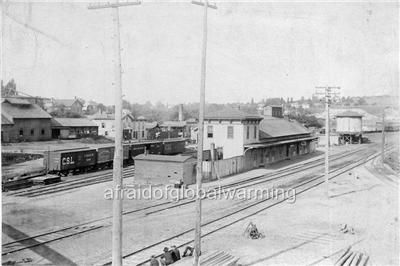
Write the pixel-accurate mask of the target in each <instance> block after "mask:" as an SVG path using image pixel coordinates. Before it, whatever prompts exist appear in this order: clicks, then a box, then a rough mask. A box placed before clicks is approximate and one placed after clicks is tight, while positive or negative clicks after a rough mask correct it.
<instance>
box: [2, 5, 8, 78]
mask: <svg viewBox="0 0 400 266" xmlns="http://www.w3.org/2000/svg"><path fill="white" fill-rule="evenodd" d="M6 8H7V3H6V1H5V0H1V51H0V52H1V59H0V60H1V62H0V68H1V70H0V75H1V84H2V85H5V72H6V66H5V61H4V59H5V57H6V56H5V54H6V52H5V43H6V41H5V37H6V36H5V35H6V33H5V32H6V31H5V27H6V25H5V21H6Z"/></svg>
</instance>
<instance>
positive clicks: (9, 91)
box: [1, 79, 18, 97]
mask: <svg viewBox="0 0 400 266" xmlns="http://www.w3.org/2000/svg"><path fill="white" fill-rule="evenodd" d="M10 96H18V92H17V85H16V84H15V81H14V79H11V80H10V81H9V82H7V84H6V85H5V86H3V81H1V97H10Z"/></svg>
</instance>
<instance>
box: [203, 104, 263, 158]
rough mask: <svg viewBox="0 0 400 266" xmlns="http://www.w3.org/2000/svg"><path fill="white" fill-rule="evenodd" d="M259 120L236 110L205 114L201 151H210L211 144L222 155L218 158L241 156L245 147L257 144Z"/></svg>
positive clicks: (254, 116) (257, 117)
mask: <svg viewBox="0 0 400 266" xmlns="http://www.w3.org/2000/svg"><path fill="white" fill-rule="evenodd" d="M261 120H262V117H261V116H259V115H250V114H246V113H244V112H242V111H240V110H237V109H225V110H222V111H218V112H215V113H209V114H206V115H205V117H204V135H203V145H204V146H203V147H204V148H203V150H210V149H211V144H212V143H213V144H214V145H215V148H216V149H218V150H220V153H222V154H221V155H220V156H219V157H220V158H224V159H226V158H232V157H235V156H242V155H243V154H244V149H245V145H247V144H251V143H258V142H259V126H260V121H261Z"/></svg>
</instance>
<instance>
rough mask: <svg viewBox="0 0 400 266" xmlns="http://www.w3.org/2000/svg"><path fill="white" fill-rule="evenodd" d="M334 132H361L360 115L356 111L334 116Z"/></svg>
mask: <svg viewBox="0 0 400 266" xmlns="http://www.w3.org/2000/svg"><path fill="white" fill-rule="evenodd" d="M336 132H338V133H350V134H352V133H360V132H362V115H360V114H358V113H356V112H345V113H342V114H338V115H337V116H336Z"/></svg>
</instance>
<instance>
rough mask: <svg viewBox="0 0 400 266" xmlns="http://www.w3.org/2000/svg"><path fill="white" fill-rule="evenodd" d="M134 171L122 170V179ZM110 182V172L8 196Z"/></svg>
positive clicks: (30, 195) (64, 189)
mask: <svg viewBox="0 0 400 266" xmlns="http://www.w3.org/2000/svg"><path fill="white" fill-rule="evenodd" d="M134 171H135V168H134V167H129V168H124V171H123V177H124V178H126V177H130V176H132V175H134ZM111 180H112V172H109V173H101V174H96V175H93V176H92V175H91V176H89V177H87V176H85V177H81V178H75V179H73V180H66V181H62V182H60V183H56V184H51V185H46V186H42V187H36V188H30V189H25V190H23V191H17V192H13V193H9V194H8V195H12V196H19V197H38V196H43V195H48V194H53V193H57V192H63V191H66V190H71V189H75V188H80V187H84V186H88V185H94V184H99V183H104V182H108V181H111Z"/></svg>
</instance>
